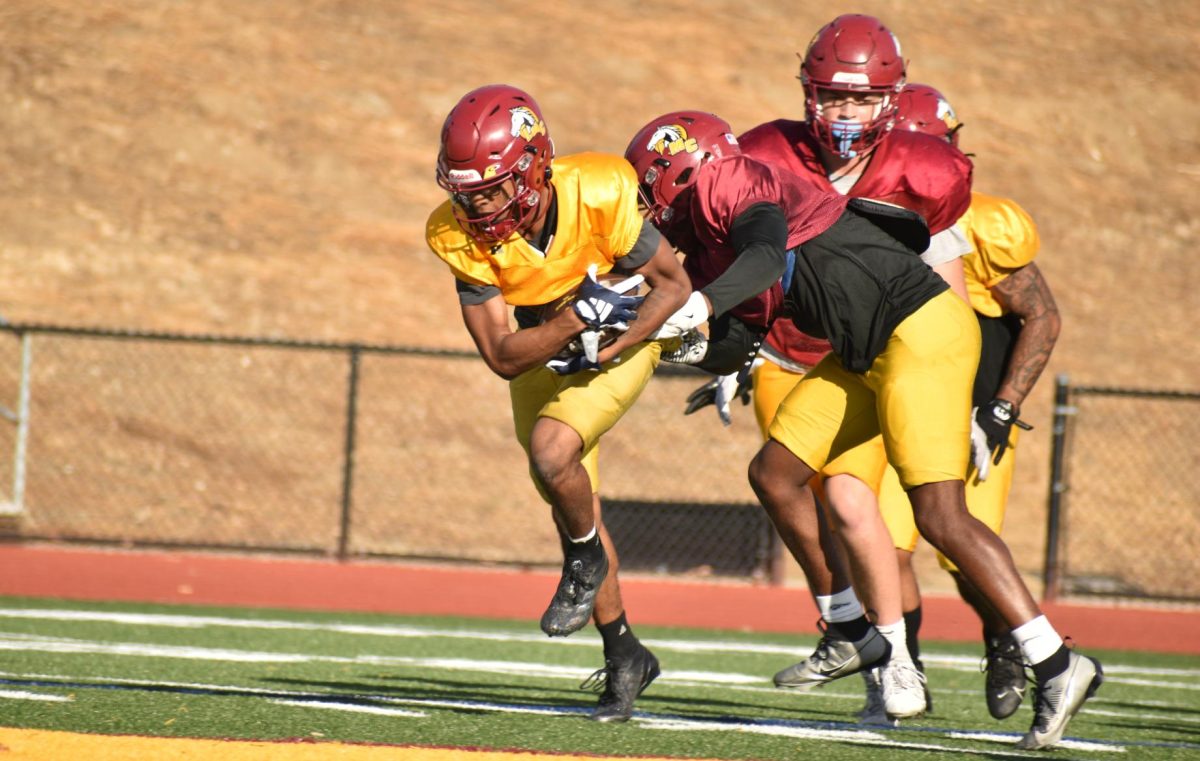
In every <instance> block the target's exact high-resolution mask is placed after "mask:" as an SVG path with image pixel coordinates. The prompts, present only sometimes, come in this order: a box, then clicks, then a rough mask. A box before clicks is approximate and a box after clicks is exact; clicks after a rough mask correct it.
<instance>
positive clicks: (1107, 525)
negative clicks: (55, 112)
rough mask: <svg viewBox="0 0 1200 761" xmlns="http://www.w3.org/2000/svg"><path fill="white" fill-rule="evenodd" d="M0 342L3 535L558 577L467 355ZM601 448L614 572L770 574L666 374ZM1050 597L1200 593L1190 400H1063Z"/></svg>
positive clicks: (317, 347) (1081, 391)
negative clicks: (617, 567)
mask: <svg viewBox="0 0 1200 761" xmlns="http://www.w3.org/2000/svg"><path fill="white" fill-rule="evenodd" d="M2 331H3V332H0V418H2V419H0V452H6V453H12V456H11V457H3V458H0V533H2V534H3V535H4V536H6V537H8V538H9V539H10V540H23V539H28V540H34V539H38V540H58V541H76V542H90V543H104V544H113V545H120V546H141V547H194V548H220V549H238V550H256V551H261V550H266V551H274V552H299V553H310V554H322V555H330V556H337V557H343V558H348V557H392V558H408V559H422V560H447V561H463V562H472V563H493V564H502V565H508V566H519V567H555V566H557V565H558V563H560V562H561V554H560V550H559V545H558V538H557V535H556V534H555V532H554V530H553V525H552V522H551V520H550V517H549V508H548V507H547V506H546V505H545V504H544V503H543V502H542V501H541V500H540V499H539V498H538V496H537V494H536V492H535V490H534V489H533V486H532V484H531V483H530V481H529V477H528V473H527V465H526V462H525V457H524V454H523V452H522V451H521V449H520V447H519V446H518V445H517V443H516V441H515V439H514V437H513V435H512V420H511V414H510V411H509V402H508V394H507V387H506V384H504V383H503V382H502V381H500V380H499V379H498V378H496V377H495V376H494V375H492V374H491V373H490V372H489V371H488V370H487V368H486V366H485V365H484V364H483V362H482V361H481V360H480V359H479V358H478V357H477V356H476V355H475V354H474V353H473V352H454V351H436V350H423V349H413V348H405V347H395V346H365V345H356V344H336V343H313V342H283V341H270V340H263V339H250V338H229V337H206V336H180V335H168V334H147V333H129V332H117V331H100V330H77V329H68V328H58V327H53V326H5V327H3V328H2ZM658 375H659V377H657V378H656V379H655V381H654V382H653V383H651V384H650V385H649V386H648V387H647V388H646V390H645V392H644V393H643V395H642V398H641V399H640V400H639V402H638V403H637V404H636V405H635V406H634V408H633V410H632V411H631V412H630V413H629V414H628V415H626V417H625V418H624V419H623V420H622V421H621V422H620V424H618V426H617V427H616V428H614V429H613V430H612V431H611V432H610V433H609V434H608V435H606V436H605V438H604V440H603V442H602V444H601V455H600V457H601V476H602V484H601V494H602V496H603V500H604V510H605V516H606V522H607V523H608V525H609V529H610V531H611V532H612V533H613V535H614V537H615V540H616V542H617V545H618V547H619V548H620V551H621V555H622V566H623V567H624V568H626V569H628V570H637V571H650V572H658V573H668V574H691V575H705V576H709V575H711V576H721V577H733V578H754V579H770V580H773V581H777V582H778V581H780V580H781V579H782V573H783V571H782V570H781V569H782V568H783V567H784V566H785V565H786V564H785V563H781V562H779V559H780V558H781V554H780V546H779V543H778V540H777V538H776V536H775V533H774V531H773V529H772V528H771V526H770V524H769V523H768V522H767V520H766V518H765V516H764V514H763V511H762V510H761V509H760V508H759V507H758V506H757V504H756V502H755V499H754V495H753V492H752V491H751V490H750V488H749V486H748V484H747V481H746V465H747V463H748V462H749V461H750V458H751V457H752V456H753V455H754V453H755V452H756V451H757V450H758V447H759V445H760V441H759V438H758V437H759V434H758V430H757V427H756V426H755V425H754V423H753V419H752V416H751V415H750V414H749V410H746V411H745V413H744V414H742V415H740V416H739V418H740V419H739V420H737V421H735V425H734V426H733V427H732V428H723V427H721V426H720V425H719V423H718V422H717V421H716V415H714V414H700V415H695V416H692V417H684V416H683V415H681V414H680V412H681V410H682V406H683V399H684V398H685V397H686V396H687V394H688V393H689V392H690V391H691V390H692V389H694V388H695V387H696V386H697V385H698V384H699V383H701V382H702V381H703V376H702V375H701V374H699V373H694V372H690V371H688V370H686V369H679V368H676V367H673V366H665V367H663V368H661V369H660V371H659V374H658ZM1056 401H1057V406H1056V413H1055V426H1054V428H1055V431H1054V437H1053V452H1052V474H1051V493H1050V504H1049V508H1050V509H1049V524H1048V532H1047V539H1048V541H1047V551H1046V562H1045V575H1046V587H1045V588H1046V594H1047V596H1048V597H1053V596H1055V595H1059V594H1064V595H1066V594H1069V595H1107V596H1121V597H1131V596H1132V597H1146V598H1158V599H1179V600H1200V553H1198V552H1197V551H1196V548H1197V547H1200V447H1198V446H1197V444H1196V443H1195V440H1194V438H1193V434H1192V428H1193V425H1192V423H1193V421H1195V420H1197V419H1200V394H1191V393H1176V392H1153V391H1138V390H1127V389H1124V390H1123V389H1104V388H1093V387H1074V388H1072V387H1070V386H1069V384H1067V382H1066V379H1065V378H1064V377H1060V379H1059V385H1058V389H1057V396H1056Z"/></svg>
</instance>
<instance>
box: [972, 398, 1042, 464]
mask: <svg viewBox="0 0 1200 761" xmlns="http://www.w3.org/2000/svg"><path fill="white" fill-rule="evenodd" d="M1018 414H1019V413H1018V410H1017V408H1016V407H1014V406H1013V403H1012V402H1010V401H1008V400H1007V399H993V400H992V401H990V402H988V403H987V404H985V405H983V406H982V407H976V408H975V420H974V422H975V424H976V425H977V426H978V427H979V430H980V431H982V433H983V436H984V438H985V439H986V446H987V451H988V452H991V453H992V464H993V465H999V464H1000V458H1001V457H1003V456H1004V450H1006V449H1008V436H1009V434H1010V433H1011V432H1012V427H1013V426H1014V425H1015V426H1017V427H1018V428H1020V429H1021V430H1023V431H1028V430H1031V429H1032V428H1033V426H1031V425H1029V424H1028V423H1026V422H1025V421H1024V420H1020V419H1018V417H1017V415H1018Z"/></svg>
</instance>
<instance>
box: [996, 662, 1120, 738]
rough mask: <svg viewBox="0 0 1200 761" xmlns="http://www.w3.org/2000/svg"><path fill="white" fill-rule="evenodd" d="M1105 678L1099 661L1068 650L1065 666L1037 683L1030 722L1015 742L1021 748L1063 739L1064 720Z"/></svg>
mask: <svg viewBox="0 0 1200 761" xmlns="http://www.w3.org/2000/svg"><path fill="white" fill-rule="evenodd" d="M1103 682H1104V670H1103V669H1102V668H1100V662H1099V661H1097V660H1096V659H1095V658H1089V657H1087V656H1086V655H1078V654H1076V653H1074V652H1072V653H1070V660H1069V662H1068V665H1067V668H1066V670H1065V671H1063V672H1062V673H1061V674H1059V675H1058V676H1056V677H1054V678H1053V679H1048V680H1046V683H1045V684H1039V685H1037V687H1036V689H1035V690H1034V698H1033V726H1032V727H1030V728H1029V733H1028V734H1026V735H1025V736H1024V737H1022V738H1021V739H1020V740H1019V741H1018V742H1017V747H1018V748H1020V749H1022V750H1038V749H1041V748H1049V747H1051V746H1053V745H1055V744H1057V743H1058V741H1059V740H1061V739H1062V736H1063V730H1064V729H1066V728H1067V722H1068V721H1070V720H1071V717H1072V716H1074V715H1075V714H1076V712H1078V711H1079V709H1080V708H1081V707H1082V706H1083V703H1084V701H1086V700H1087V699H1088V698H1090V697H1091V696H1092V695H1095V694H1096V690H1098V689H1100V685H1101V683H1103Z"/></svg>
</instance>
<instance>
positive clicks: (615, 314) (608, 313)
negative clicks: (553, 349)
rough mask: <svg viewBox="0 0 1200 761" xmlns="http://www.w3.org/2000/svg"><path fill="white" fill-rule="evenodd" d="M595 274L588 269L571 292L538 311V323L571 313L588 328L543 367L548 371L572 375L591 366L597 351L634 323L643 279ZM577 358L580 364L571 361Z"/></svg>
mask: <svg viewBox="0 0 1200 761" xmlns="http://www.w3.org/2000/svg"><path fill="white" fill-rule="evenodd" d="M595 270H596V268H595V265H593V266H592V267H590V268H589V269H588V275H587V277H585V278H584V280H583V282H582V283H581V284H580V286H579V288H577V289H576V290H575V291H574V292H572V293H569V294H567V295H565V296H563V297H561V298H559V299H557V300H556V301H553V302H551V303H549V304H547V305H546V306H544V307H543V308H542V322H546V321H547V320H549V319H551V318H553V317H554V316H555V315H557V314H558V313H560V312H561V311H563V310H564V309H573V310H575V313H576V314H578V315H579V317H580V319H582V320H583V321H584V322H585V323H587V325H588V327H587V328H585V329H584V330H583V332H582V333H580V334H579V335H578V336H576V337H575V338H573V339H571V340H570V341H569V342H568V343H567V345H566V346H564V347H563V349H562V351H560V352H559V353H558V354H556V355H555V356H554V358H553V359H552V360H551V362H550V363H547V364H548V365H549V366H551V367H552V368H555V369H557V368H559V367H569V368H572V371H574V370H577V369H584V367H585V366H587V365H589V364H591V365H595V364H596V363H597V357H598V356H599V353H600V350H601V349H603V348H605V347H606V346H609V345H611V344H612V343H613V342H614V341H616V340H617V337H618V336H619V335H621V334H622V333H624V332H625V331H626V330H628V329H629V323H630V322H631V321H632V320H635V319H637V311H636V310H637V307H638V306H639V305H640V304H641V303H642V300H643V299H644V297H643V296H640V295H639V292H640V290H641V285H642V283H643V282H644V280H645V278H643V277H642V276H641V275H633V276H629V275H623V274H620V273H617V272H609V273H606V274H604V275H599V276H597V275H596V272H595ZM580 357H582V358H583V360H584V361H583V362H582V363H581V362H578V361H574V362H572V361H571V360H576V359H577V358H580ZM581 365H582V366H581ZM593 369H594V368H593Z"/></svg>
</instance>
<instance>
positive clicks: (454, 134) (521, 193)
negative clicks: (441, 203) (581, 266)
mask: <svg viewBox="0 0 1200 761" xmlns="http://www.w3.org/2000/svg"><path fill="white" fill-rule="evenodd" d="M553 158H554V141H553V140H551V139H550V132H549V130H548V129H547V128H546V123H545V121H544V120H543V119H542V111H541V109H539V108H538V105H537V103H536V102H535V101H534V100H533V98H532V97H531V96H530V95H529V94H528V93H526V92H524V91H522V90H519V89H517V88H515V87H511V86H509V85H487V86H486V87H480V88H479V89H477V90H472V91H471V92H469V93H467V94H466V95H464V96H463V97H462V99H461V100H460V101H459V102H458V105H456V106H455V107H454V109H453V110H451V111H450V114H449V116H447V117H446V122H445V124H443V125H442V145H441V150H440V151H439V152H438V160H437V181H438V185H440V186H442V188H444V189H445V190H448V191H449V192H450V197H451V199H452V200H453V201H454V216H455V218H456V219H457V220H458V221H459V224H461V225H462V227H463V229H464V230H466V232H467V233H468V234H469V235H470V236H471V237H472V238H474V239H475V241H476V242H478V243H479V244H480V245H482V246H491V245H494V244H496V243H500V242H502V241H505V240H507V239H508V238H509V236H511V235H512V234H513V233H515V232H520V231H522V230H524V229H525V228H526V227H528V226H529V224H530V223H531V222H533V220H534V219H535V218H536V212H537V208H538V203H539V201H540V199H541V190H542V188H543V187H544V186H545V184H546V181H547V180H549V179H550V161H551V159H553ZM509 180H512V181H513V186H512V188H511V195H510V196H509V198H508V202H507V203H505V204H504V206H503V207H502V208H500V209H499V210H498V211H493V212H488V213H485V214H481V213H477V212H475V211H474V210H473V209H472V208H471V204H470V198H469V195H470V194H472V193H477V192H480V191H485V190H488V189H491V188H498V187H499V186H501V185H503V184H504V183H506V182H508V181H509Z"/></svg>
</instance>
